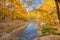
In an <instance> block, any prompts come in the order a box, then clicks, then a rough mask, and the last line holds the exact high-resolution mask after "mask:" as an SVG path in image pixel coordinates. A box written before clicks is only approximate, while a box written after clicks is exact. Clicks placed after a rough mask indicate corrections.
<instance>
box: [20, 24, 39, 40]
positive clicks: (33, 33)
mask: <svg viewBox="0 0 60 40" xmlns="http://www.w3.org/2000/svg"><path fill="white" fill-rule="evenodd" d="M38 35H39V33H38V30H37V26H36V24H35V23H31V24H29V25H28V27H27V28H26V30H25V32H24V33H20V36H19V40H33V39H34V38H37V37H38Z"/></svg>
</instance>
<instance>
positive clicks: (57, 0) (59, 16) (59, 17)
mask: <svg viewBox="0 0 60 40" xmlns="http://www.w3.org/2000/svg"><path fill="white" fill-rule="evenodd" d="M54 1H55V4H56V9H57V15H58V19H59V22H60V13H59V5H58V3H59V0H54Z"/></svg>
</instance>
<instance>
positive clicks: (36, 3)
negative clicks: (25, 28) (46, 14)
mask: <svg viewBox="0 0 60 40" xmlns="http://www.w3.org/2000/svg"><path fill="white" fill-rule="evenodd" d="M20 1H21V3H22V4H23V5H24V6H25V8H26V10H27V11H30V12H32V11H34V9H35V8H40V7H41V6H43V4H44V2H45V0H20ZM29 3H30V5H28V4H29Z"/></svg>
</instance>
